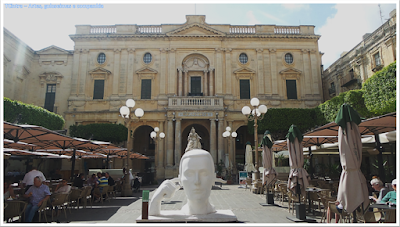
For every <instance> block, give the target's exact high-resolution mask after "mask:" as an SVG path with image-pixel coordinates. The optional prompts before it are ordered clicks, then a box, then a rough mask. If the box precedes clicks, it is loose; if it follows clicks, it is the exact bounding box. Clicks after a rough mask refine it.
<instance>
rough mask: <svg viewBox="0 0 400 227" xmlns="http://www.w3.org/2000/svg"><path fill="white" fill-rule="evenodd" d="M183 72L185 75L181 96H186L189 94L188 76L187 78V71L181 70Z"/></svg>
mask: <svg viewBox="0 0 400 227" xmlns="http://www.w3.org/2000/svg"><path fill="white" fill-rule="evenodd" d="M183 72H184V73H185V76H184V77H185V90H184V93H183V96H187V95H188V93H189V76H188V71H187V70H183Z"/></svg>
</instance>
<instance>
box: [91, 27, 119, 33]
mask: <svg viewBox="0 0 400 227" xmlns="http://www.w3.org/2000/svg"><path fill="white" fill-rule="evenodd" d="M90 33H92V34H99V33H117V27H116V26H92V27H91V28H90Z"/></svg>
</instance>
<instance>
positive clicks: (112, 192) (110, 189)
mask: <svg viewBox="0 0 400 227" xmlns="http://www.w3.org/2000/svg"><path fill="white" fill-rule="evenodd" d="M108 194H109V195H110V198H112V197H114V198H117V195H116V191H115V185H113V186H110V185H109V186H108Z"/></svg>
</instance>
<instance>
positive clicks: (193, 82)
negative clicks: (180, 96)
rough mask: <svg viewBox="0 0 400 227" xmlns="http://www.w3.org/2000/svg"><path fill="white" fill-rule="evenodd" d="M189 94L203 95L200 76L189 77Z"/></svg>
mask: <svg viewBox="0 0 400 227" xmlns="http://www.w3.org/2000/svg"><path fill="white" fill-rule="evenodd" d="M190 96H203V94H202V93H201V77H200V76H192V77H190Z"/></svg>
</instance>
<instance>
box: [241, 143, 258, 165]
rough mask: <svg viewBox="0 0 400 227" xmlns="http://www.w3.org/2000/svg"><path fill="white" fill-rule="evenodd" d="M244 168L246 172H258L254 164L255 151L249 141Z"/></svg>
mask: <svg viewBox="0 0 400 227" xmlns="http://www.w3.org/2000/svg"><path fill="white" fill-rule="evenodd" d="M244 170H245V171H246V172H256V168H255V167H254V164H253V153H252V149H251V144H250V143H249V142H247V143H246V163H245V165H244Z"/></svg>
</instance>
